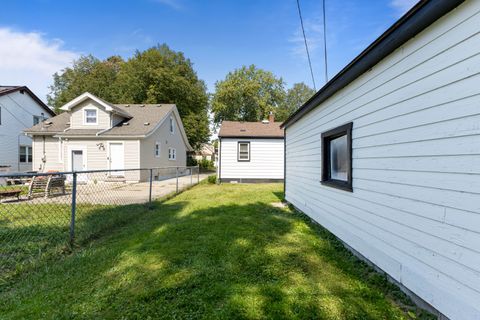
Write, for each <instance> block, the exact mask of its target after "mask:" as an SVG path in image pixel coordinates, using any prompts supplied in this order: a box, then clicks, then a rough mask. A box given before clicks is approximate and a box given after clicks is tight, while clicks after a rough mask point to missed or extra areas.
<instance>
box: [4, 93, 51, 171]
mask: <svg viewBox="0 0 480 320" xmlns="http://www.w3.org/2000/svg"><path fill="white" fill-rule="evenodd" d="M54 115H55V113H54V112H53V111H52V110H51V109H50V108H49V107H48V106H47V105H46V104H45V103H43V102H42V101H41V100H40V99H39V98H38V97H37V96H36V95H35V94H33V92H32V91H30V89H28V88H27V87H25V86H0V172H5V171H7V172H8V171H9V172H24V171H31V170H32V139H30V138H29V137H27V136H26V135H25V134H24V133H23V130H24V129H26V128H29V127H31V126H32V125H35V124H37V123H39V122H41V121H43V120H44V119H46V118H50V117H51V116H54Z"/></svg>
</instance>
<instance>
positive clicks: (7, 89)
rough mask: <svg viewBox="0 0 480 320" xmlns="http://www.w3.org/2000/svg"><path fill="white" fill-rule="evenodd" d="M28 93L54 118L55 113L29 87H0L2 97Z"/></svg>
mask: <svg viewBox="0 0 480 320" xmlns="http://www.w3.org/2000/svg"><path fill="white" fill-rule="evenodd" d="M17 91H20V92H26V93H28V94H29V95H30V97H31V98H32V99H33V100H35V102H37V103H38V104H39V105H40V107H42V108H43V109H44V110H45V111H46V112H47V113H48V114H49V115H51V116H54V115H55V112H53V110H52V109H50V108H49V107H48V106H47V105H46V104H45V103H44V102H43V101H42V100H40V98H39V97H37V96H36V95H35V94H34V93H33V92H32V91H31V90H30V89H28V87H27V86H0V96H3V95H7V94H10V93H13V92H17Z"/></svg>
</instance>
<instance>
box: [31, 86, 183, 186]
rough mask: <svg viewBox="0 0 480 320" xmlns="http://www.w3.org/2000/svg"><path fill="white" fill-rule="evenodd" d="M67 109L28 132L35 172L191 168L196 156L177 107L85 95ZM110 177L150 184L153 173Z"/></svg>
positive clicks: (74, 100)
mask: <svg viewBox="0 0 480 320" xmlns="http://www.w3.org/2000/svg"><path fill="white" fill-rule="evenodd" d="M61 110H63V111H64V112H63V113H61V114H60V115H58V116H56V117H53V118H51V119H49V120H48V121H45V122H43V123H40V124H38V125H36V126H33V127H32V128H29V129H27V130H25V132H26V133H28V134H29V135H30V136H32V137H33V168H34V170H37V171H43V172H44V171H71V170H75V171H80V170H105V169H136V168H151V167H166V166H185V165H186V153H187V151H192V147H191V146H190V144H189V143H188V140H187V136H186V135H185V131H184V129H183V125H182V121H181V119H180V116H179V114H178V111H177V108H176V106H175V105H173V104H111V103H108V102H106V101H104V100H102V99H100V98H98V97H96V96H94V95H92V94H90V93H84V94H82V95H80V96H79V97H77V98H75V99H73V100H72V101H70V102H68V103H67V104H65V105H64V106H63V107H62V108H61ZM109 178H115V180H118V179H122V178H123V179H124V180H127V181H139V180H140V181H145V180H147V179H148V178H149V172H148V171H147V170H143V171H141V172H140V171H125V172H123V171H121V172H115V173H111V174H110V175H109V176H106V177H105V179H109Z"/></svg>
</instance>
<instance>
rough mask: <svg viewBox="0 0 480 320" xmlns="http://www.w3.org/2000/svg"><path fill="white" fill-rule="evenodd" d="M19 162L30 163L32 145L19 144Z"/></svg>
mask: <svg viewBox="0 0 480 320" xmlns="http://www.w3.org/2000/svg"><path fill="white" fill-rule="evenodd" d="M18 160H19V161H20V163H32V147H29V146H20V152H19V159H18Z"/></svg>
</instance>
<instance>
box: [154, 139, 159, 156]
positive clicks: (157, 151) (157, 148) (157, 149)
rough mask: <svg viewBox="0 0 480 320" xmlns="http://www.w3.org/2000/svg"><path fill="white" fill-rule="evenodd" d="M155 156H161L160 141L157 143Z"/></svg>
mask: <svg viewBox="0 0 480 320" xmlns="http://www.w3.org/2000/svg"><path fill="white" fill-rule="evenodd" d="M155 156H156V157H158V156H160V144H159V143H158V142H157V143H155Z"/></svg>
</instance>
